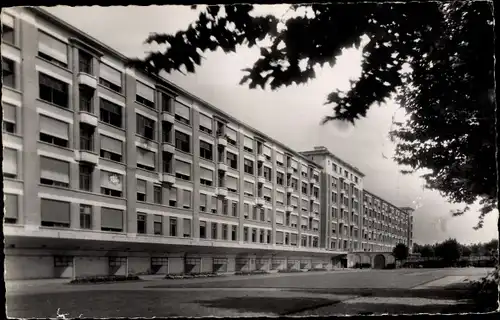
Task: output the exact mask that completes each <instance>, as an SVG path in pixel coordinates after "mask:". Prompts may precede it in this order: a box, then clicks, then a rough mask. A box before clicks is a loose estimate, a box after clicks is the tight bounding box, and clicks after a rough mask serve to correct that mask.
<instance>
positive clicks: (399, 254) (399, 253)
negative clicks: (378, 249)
mask: <svg viewBox="0 0 500 320" xmlns="http://www.w3.org/2000/svg"><path fill="white" fill-rule="evenodd" d="M409 253H410V250H409V249H408V246H407V245H406V244H404V243H398V244H397V245H396V246H395V247H394V249H392V255H393V256H394V258H395V259H396V260H398V261H403V260H406V259H407V258H408V255H409Z"/></svg>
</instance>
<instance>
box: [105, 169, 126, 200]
mask: <svg viewBox="0 0 500 320" xmlns="http://www.w3.org/2000/svg"><path fill="white" fill-rule="evenodd" d="M122 181H123V176H121V175H119V174H116V173H113V172H108V171H103V170H101V193H102V194H105V195H108V196H112V197H120V198H121V197H122V191H123V184H122Z"/></svg>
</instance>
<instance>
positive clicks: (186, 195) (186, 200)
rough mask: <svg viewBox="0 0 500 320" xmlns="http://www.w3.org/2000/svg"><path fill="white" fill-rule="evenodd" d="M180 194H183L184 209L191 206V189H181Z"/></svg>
mask: <svg viewBox="0 0 500 320" xmlns="http://www.w3.org/2000/svg"><path fill="white" fill-rule="evenodd" d="M182 194H183V199H182V200H183V202H182V207H183V208H184V209H189V208H191V191H190V190H182Z"/></svg>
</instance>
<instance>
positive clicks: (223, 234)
mask: <svg viewBox="0 0 500 320" xmlns="http://www.w3.org/2000/svg"><path fill="white" fill-rule="evenodd" d="M227 236H228V234H227V224H223V225H222V240H227Z"/></svg>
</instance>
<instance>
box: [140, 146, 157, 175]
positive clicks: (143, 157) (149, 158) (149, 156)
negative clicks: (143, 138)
mask: <svg viewBox="0 0 500 320" xmlns="http://www.w3.org/2000/svg"><path fill="white" fill-rule="evenodd" d="M136 163H137V168H141V169H144V170H149V171H155V168H156V165H155V164H156V153H154V152H153V151H149V150H146V149H143V148H139V147H137V162H136Z"/></svg>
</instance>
